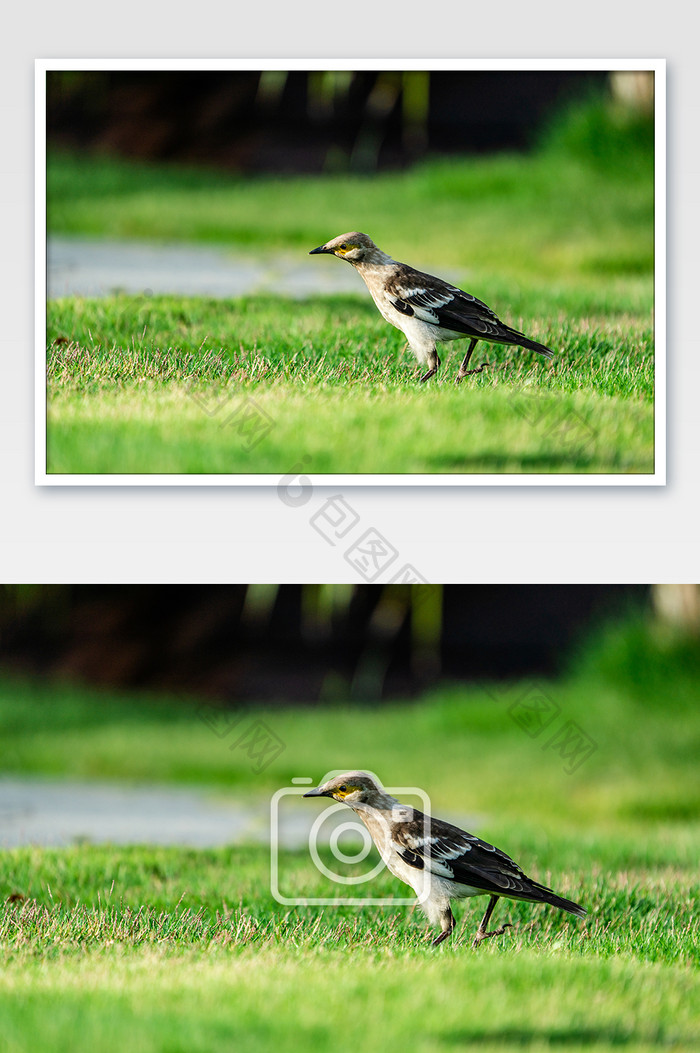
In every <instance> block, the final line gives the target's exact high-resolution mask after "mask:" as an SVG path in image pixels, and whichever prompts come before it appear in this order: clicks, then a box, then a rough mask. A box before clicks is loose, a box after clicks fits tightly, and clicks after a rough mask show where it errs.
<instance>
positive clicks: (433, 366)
mask: <svg viewBox="0 0 700 1053" xmlns="http://www.w3.org/2000/svg"><path fill="white" fill-rule="evenodd" d="M428 367H429V368H428V372H427V373H425V374H424V375H423V376H422V377H421V378H420V382H421V384H424V383H425V382H426V380H430V378H431V377H434V376H435V374H436V373H437V371H438V369H439V368H440V359H439V358H438V353H437V351H435V350H433V351H431V352H430V353H429V354H428Z"/></svg>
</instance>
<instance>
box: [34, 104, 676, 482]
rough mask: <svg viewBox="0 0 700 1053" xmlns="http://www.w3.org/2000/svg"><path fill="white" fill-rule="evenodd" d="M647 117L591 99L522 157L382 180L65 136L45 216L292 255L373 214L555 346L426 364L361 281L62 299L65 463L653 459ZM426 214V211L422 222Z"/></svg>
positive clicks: (357, 468)
mask: <svg viewBox="0 0 700 1053" xmlns="http://www.w3.org/2000/svg"><path fill="white" fill-rule="evenodd" d="M651 141H652V140H651V137H650V127H646V128H645V129H641V130H640V127H639V126H638V125H636V124H634V123H632V124H631V125H630V124H629V122H628V123H625V121H623V120H621V119H620V117H619V115H617V116H616V115H614V114H613V115H611V114H609V113H608V112H607V111H601V110H600V109H598V110H596V109H595V107H593V108H589V109H588V110H586V111H585V113H584V114H583V115H582V114H581V113H577V114H574V115H573V116H571V117H570V118H569V119H568V120H567V122H564V123H563V124H562V125H561V127H559V128H558V130H556V131H553V132H551V133H550V135H549V137H548V138H546V139H545V140H544V141H543V143H542V144H541V146H540V147H539V149H538V150H537V151H535V152H533V153H531V154H529V155H518V156H510V155H505V156H497V157H489V158H479V159H475V158H466V159H465V158H450V159H435V160H431V161H430V162H426V163H425V164H423V165H421V166H417V167H416V168H414V169H411V170H410V171H406V172H401V173H381V174H379V175H376V176H374V177H359V176H353V177H350V176H330V175H327V176H315V177H305V178H303V179H302V178H286V179H275V178H270V177H266V178H258V179H252V178H247V179H246V178H242V177H237V176H235V175H227V174H222V173H212V172H203V171H199V170H196V171H192V170H182V169H176V168H175V169H173V168H170V167H167V166H147V165H126V164H124V163H122V162H118V161H115V160H112V159H108V158H100V159H91V160H90V161H89V162H88V160H86V159H85V158H76V157H74V156H71V155H65V154H57V155H51V156H50V158H49V163H48V224H49V231H50V232H56V233H62V234H82V235H85V234H88V235H91V236H110V237H139V238H150V239H155V240H158V239H161V240H162V239H166V240H167V239H173V238H176V239H178V240H186V239H188V238H189V239H190V240H199V241H217V242H223V243H225V244H228V245H231V246H232V247H234V248H235V249H236V250H237V251H238V252H240V251H248V250H250V251H254V252H260V251H270V252H284V253H285V254H287V255H293V256H294V257H295V258H297V259H298V264H299V266H300V267H309V268H317V269H319V271H320V268H326V267H333V266H336V267H342V266H346V265H345V264H344V263H342V262H341V261H338V260H332V259H326V258H321V259H309V257H308V255H307V253H308V251H309V249H311V248H313V247H314V246H316V245H318V244H319V243H320V242H322V241H324V240H327V239H328V238H330V237H332V236H334V235H335V234H337V233H340V232H341V231H343V230H345V229H357V228H360V229H363V230H365V231H366V232H367V233H369V234H370V235H371V236H373V237H374V238H375V239H376V240H377V242H378V243H379V244H380V245H381V246H382V247H383V248H385V249H386V250H387V251H389V252H391V253H392V254H393V255H395V256H396V257H397V258H398V259H403V260H405V261H406V262H409V263H412V264H414V265H415V266H418V267H420V268H424V269H429V270H433V271H434V272H437V273H441V272H443V273H444V269H445V268H451V269H452V273H455V272H456V274H457V280H458V281H459V282H461V284H462V286H463V287H464V288H466V289H468V290H469V291H470V292H473V293H474V294H475V295H477V296H478V297H480V298H481V299H483V300H485V301H486V302H487V303H488V304H489V305H490V306H491V307H492V308H493V309H494V310H496V312H497V313H498V314H499V315H500V317H502V318H503V319H504V320H505V321H507V322H509V323H510V324H512V325H514V326H515V327H516V328H519V329H521V330H522V331H524V332H526V333H527V334H528V335H530V336H532V337H534V338H535V339H538V340H540V341H541V342H544V343H545V344H547V345H548V346H550V347H551V348H552V349H553V350H554V352H555V356H554V358H553V360H552V361H551V362H546V361H544V360H543V359H540V358H539V357H537V356H535V355H534V354H533V353H531V352H526V351H522V350H519V349H512V348H511V349H506V348H502V347H496V346H493V345H485V344H483V345H479V346H478V347H477V351H476V353H475V359H474V363H475V364H477V363H478V362H481V361H489V362H491V363H493V364H494V365H495V366H498V367H500V368H494V369H492V370H490V371H485V372H484V373H482V374H480V375H478V376H475V377H470V378H468V379H467V380H466V381H464V382H463V383H462V385H461V386H459V387H457V386H456V385H455V383H454V376H455V373H456V370H457V366H458V364H459V362H460V360H461V357H462V356H463V354H464V351H465V349H466V346H465V344H464V343H462V342H458V343H456V344H452V345H445V346H444V347H443V349H442V353H441V357H442V358H443V362H444V365H443V369H442V371H441V374H440V376H439V377H438V378H437V380H435V381H431V382H429V383H428V384H426V385H424V386H421V385H419V384H418V383H417V379H418V376H419V375H420V374H419V373H418V367H417V365H416V363H415V361H414V359H413V356H412V355H411V353H410V352H407V351H406V350H405V341H404V339H403V336H402V334H401V333H399V332H398V331H397V330H394V329H392V328H391V327H389V326H388V325H387V324H386V323H385V322H384V321H383V320H382V319H381V317H380V316H379V315H378V313H377V312H376V310H375V308H374V306H373V304H372V303H371V301H370V300H369V297H368V295H367V294H366V293H365V292H364V289H363V286H362V283H361V281H360V279H359V278H358V295H357V296H356V297H353V296H343V297H339V296H335V297H316V298H313V299H310V300H308V301H291V300H287V299H282V300H276V299H274V298H271V297H269V296H268V297H261V296H249V297H246V298H243V299H236V300H229V301H227V300H211V299H203V298H194V297H190V298H184V297H167V296H164V297H161V296H158V297H153V296H143V297H127V296H124V295H122V296H119V295H115V296H112V297H107V298H105V299H101V300H83V299H80V298H70V299H65V300H57V301H52V302H50V303H49V305H48V314H47V347H48V351H47V354H48V380H47V384H48V442H47V464H48V471H49V472H50V473H52V474H56V475H62V474H85V473H89V474H91V473H95V474H122V473H127V474H144V473H146V474H150V473H159V474H213V475H225V474H239V473H240V474H245V475H250V474H259V473H260V474H266V475H270V476H273V477H275V476H276V477H277V478H279V477H281V476H282V475H284V474H286V473H287V472H288V471H289V469H290V466H291V465H292V464H294V463H297V462H298V461H300V460H303V462H304V463H305V465H306V466H307V470H308V472H309V473H316V474H327V473H343V474H346V473H347V474H356V473H367V474H381V473H391V474H427V475H445V476H454V475H462V474H476V475H478V474H490V473H503V474H519V473H542V474H549V473H555V474H562V473H582V474H601V473H602V474H629V475H646V474H649V473H651V472H653V470H654V386H655V376H654V326H653V301H654V290H653V256H654V241H653V151H652V150H651V145H650V144H651ZM417 217H419V218H417Z"/></svg>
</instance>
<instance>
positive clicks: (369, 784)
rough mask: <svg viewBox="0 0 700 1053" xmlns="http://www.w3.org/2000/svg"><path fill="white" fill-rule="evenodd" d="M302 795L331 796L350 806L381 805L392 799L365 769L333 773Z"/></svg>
mask: <svg viewBox="0 0 700 1053" xmlns="http://www.w3.org/2000/svg"><path fill="white" fill-rule="evenodd" d="M304 797H331V798H332V799H333V800H334V801H342V802H343V804H349V805H350V807H351V808H355V807H357V806H358V805H359V806H362V805H373V806H375V807H381V806H382V805H384V804H385V802H387V801H393V800H394V798H393V797H389V795H388V794H386V793H385V792H384V790H383V789H382V786H381V783H378V782H377V781H376V780H375V779H374V778H373V776H371V775H368V774H367V772H366V771H346V772H344V773H343V774H342V775H335V776H334V777H333V778H332V779H329V780H328V782H324V783H322V784H321V786H318V787H317V788H316V789H315V790H309V791H308V793H305V794H304Z"/></svg>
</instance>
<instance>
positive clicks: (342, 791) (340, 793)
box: [334, 785, 358, 797]
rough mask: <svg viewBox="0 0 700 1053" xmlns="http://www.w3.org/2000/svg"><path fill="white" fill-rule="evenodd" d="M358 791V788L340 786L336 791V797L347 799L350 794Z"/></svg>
mask: <svg viewBox="0 0 700 1053" xmlns="http://www.w3.org/2000/svg"><path fill="white" fill-rule="evenodd" d="M357 789H358V787H357V786H349V785H343V786H339V787H338V789H337V790H335V791H334V794H335V796H336V797H347V795H348V794H349V793H353V792H354V791H355V790H357Z"/></svg>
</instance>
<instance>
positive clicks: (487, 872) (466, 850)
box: [304, 771, 587, 948]
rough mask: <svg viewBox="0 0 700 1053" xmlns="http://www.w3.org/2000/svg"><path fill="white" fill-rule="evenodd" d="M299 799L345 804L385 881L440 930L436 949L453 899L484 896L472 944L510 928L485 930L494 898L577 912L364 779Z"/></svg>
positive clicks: (351, 774) (341, 778) (473, 840)
mask: <svg viewBox="0 0 700 1053" xmlns="http://www.w3.org/2000/svg"><path fill="white" fill-rule="evenodd" d="M304 797H330V798H332V799H333V800H335V801H340V802H342V803H343V804H347V805H348V806H349V807H350V808H352V809H353V811H354V812H356V814H357V815H358V816H359V818H360V819H361V820H362V822H363V823H364V824H365V826H366V827H367V829H368V830H369V833H370V835H371V837H372V840H373V841H374V843H375V845H376V846H377V849H378V851H379V854H380V856H381V857H382V859H383V861H384V863H385V864H386V866H387V867H388V869H389V870H390V871H391V873H392V874H393V875H394V876H395V877H397V878H399V879H400V880H401V881H403V882H404V883H405V884H407V885H410V886H411V888H412V889H413V890H414V891H415V893H416V895H417V896H418V905H419V906H420V907H421V909H422V911H423V913H424V914H425V915H426V916H427V918H428V921H429V922H430V924H431V925H437V924H438V923H439V925H440V934H439V936H437V937H436V938H435V939H434V940H433V941H432V945H433V946H437V945H438V944H440V943H442V942H443V940H446V939H447V938H448V937H449V936H451V934H452V932H453V930H454V928H455V924H456V923H455V919H454V915H453V914H452V910H451V906H450V904H451V901H452V900H453V899H466V898H467V897H470V896H481V895H484V894H487V895H488V896H489V903H488V906H487V908H486V913H485V914H484V916H483V918H482V919H481V922H480V923H479V928H478V929H477V932H476V935H475V936H474V940H473V943H472V947H474V948H477V947H478V946H479V945H480V944H481V943H482V941H483V940H486V939H490V938H491V937H493V936H502V935H503V933H504V932H505V931H506V929H507V928H512V925H511V923H510V922H505V923H504V924H503V925H501V926H500V927H499V928H497V929H493V930H491V931H489V930H488V924H489V922H490V920H491V915H492V914H493V910H494V907H495V906H496V903H497V902H498V900H499V899H500V898H501V897H504V898H505V899H520V900H526V901H527V902H529V903H548V904H551V905H552V906H553V907H558V908H559V910H565V911H568V912H569V913H570V914H575V915H576V916H577V917H579V918H583V917H585V915H586V913H587V911H586V909H585V907H582V906H580V905H579V904H578V903H574V902H573V900H570V899H564V897H563V896H559V895H557V893H556V892H553V891H552V889H550V888H547V887H546V886H545V885H540V884H539V882H537V881H533V880H532V878H529V877H527V875H526V874H525V873H524V872H523V871H522V870H521V868H520V867H519V866H518V864H517V863H515V862H514V861H513V860H512V859H511V858H510V856H507V855H506V854H505V852H502V851H501V850H500V849H499V848H495V847H494V846H493V845H490V844H488V842H486V841H482V840H481V839H480V838H478V837H476V836H475V835H474V834H469V833H467V831H466V830H461V829H460V828H459V827H458V826H453V825H452V824H451V823H446V822H444V821H443V820H441V819H433V818H431V817H430V816H429V815H424V814H423V812H420V811H418V810H417V809H416V808H412V807H410V806H409V805H404V804H401V803H400V802H399V801H398V800H397V799H396V798H395V797H392V796H391V794H389V793H387V792H386V791H385V790H384V788H383V787H382V786H381V784H379V783H378V781H376V780H375V777H374V776H372V775H370V774H369V773H368V772H365V771H348V772H345V773H343V774H342V775H336V776H335V777H334V778H332V779H329V780H328V781H327V782H324V783H322V785H320V786H318V787H316V789H313V790H309V791H308V792H307V793H305V794H304Z"/></svg>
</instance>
